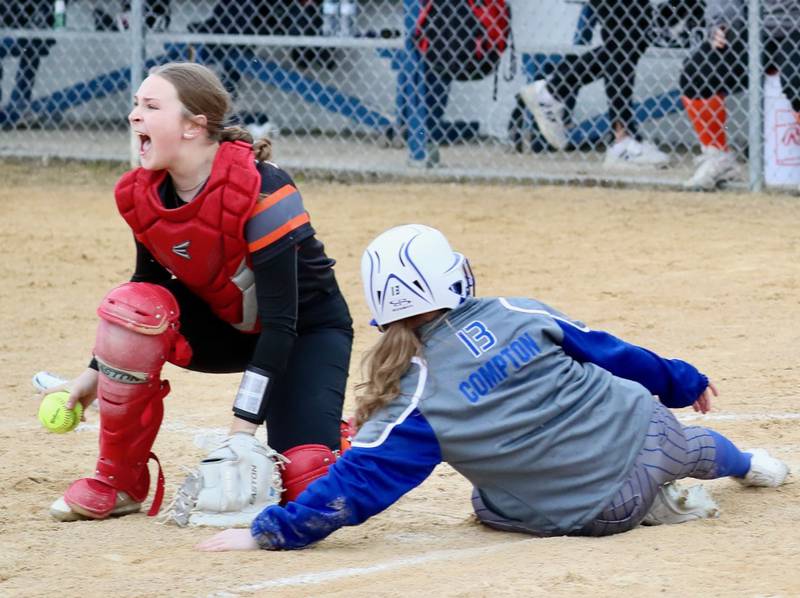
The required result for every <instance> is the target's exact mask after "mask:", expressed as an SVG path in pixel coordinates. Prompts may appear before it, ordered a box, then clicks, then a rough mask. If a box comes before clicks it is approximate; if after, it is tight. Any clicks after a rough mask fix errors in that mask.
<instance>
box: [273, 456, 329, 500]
mask: <svg viewBox="0 0 800 598" xmlns="http://www.w3.org/2000/svg"><path fill="white" fill-rule="evenodd" d="M283 456H284V457H286V459H288V463H286V464H285V465H284V468H283V495H282V496H281V504H282V505H283V504H286V503H287V502H290V501H292V500H294V499H295V498H297V497H298V496H300V493H302V492H303V490H305V489H306V488H307V487H308V485H309V484H310V483H311V482H313V481H314V480H316V479H319V478H321V477H323V476H324V475H325V474H327V473H328V468H329V467H330V466H331V465H333V463H334V462H335V461H336V455H335V454H334V452H333V451H332V450H331V449H329V448H328V447H327V446H325V445H324V444H302V445H300V446H296V447H293V448H290V449H289V450H288V451H286V452H285V453H283Z"/></svg>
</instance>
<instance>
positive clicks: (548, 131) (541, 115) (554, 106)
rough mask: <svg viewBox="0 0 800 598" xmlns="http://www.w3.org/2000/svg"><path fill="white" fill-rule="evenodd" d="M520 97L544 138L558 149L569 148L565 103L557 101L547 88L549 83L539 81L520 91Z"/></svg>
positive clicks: (542, 80)
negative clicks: (565, 121)
mask: <svg viewBox="0 0 800 598" xmlns="http://www.w3.org/2000/svg"><path fill="white" fill-rule="evenodd" d="M519 97H520V99H521V100H522V102H523V103H524V104H525V106H526V107H527V108H528V110H530V112H531V114H533V118H535V119H536V126H537V127H539V132H541V134H542V137H544V138H545V139H546V140H547V142H548V143H549V144H550V145H552V146H553V147H554V148H556V149H560V150H563V149H564V148H566V147H567V142H568V139H567V131H566V127H565V125H564V114H565V113H566V109H565V107H564V102H561V101H559V100H557V99H556V98H555V97H554V96H553V94H552V93H550V90H549V89H548V88H547V81H545V80H544V79H539V80H538V81H534V82H533V83H531V84H530V85H526V86H525V87H523V88H522V89H520V90H519Z"/></svg>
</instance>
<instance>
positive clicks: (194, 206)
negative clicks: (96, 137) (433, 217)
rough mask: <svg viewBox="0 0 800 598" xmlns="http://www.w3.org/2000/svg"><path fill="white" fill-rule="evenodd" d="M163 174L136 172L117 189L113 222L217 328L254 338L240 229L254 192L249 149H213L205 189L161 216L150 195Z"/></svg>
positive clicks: (251, 291)
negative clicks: (117, 219)
mask: <svg viewBox="0 0 800 598" xmlns="http://www.w3.org/2000/svg"><path fill="white" fill-rule="evenodd" d="M166 176H167V172H166V171H165V170H158V171H152V170H145V169H143V168H137V169H136V170H132V171H131V172H128V173H126V174H125V175H123V176H122V178H121V179H120V180H119V182H118V183H117V186H116V187H115V189H114V195H115V197H116V200H117V207H118V208H119V212H120V214H122V217H123V218H124V219H125V221H126V222H127V223H128V225H129V226H130V227H131V228H132V229H133V233H134V235H135V236H136V240H137V241H139V242H140V243H142V245H144V246H145V247H147V249H148V250H149V251H150V253H152V254H153V257H155V258H156V260H158V262H159V263H160V264H161V265H162V266H164V267H165V268H167V270H169V271H170V272H171V273H172V274H173V275H175V277H176V278H177V279H178V280H180V281H181V282H182V283H183V284H184V285H186V287H187V288H189V289H190V290H191V291H192V292H193V293H195V294H196V295H197V296H198V297H200V298H202V299H203V300H204V301H205V302H206V303H207V304H208V305H209V307H211V309H212V310H213V312H214V313H215V314H217V315H218V316H219V317H220V318H221V319H222V320H224V321H226V322H228V323H230V324H232V325H233V326H234V327H236V328H238V329H239V330H242V331H243V332H258V330H259V328H260V324H259V322H258V318H257V309H256V297H255V283H254V278H253V271H252V268H251V263H250V254H249V251H248V249H247V242H246V241H245V236H244V226H245V223H246V222H247V219H248V218H249V216H250V212H251V211H252V209H253V206H255V203H256V200H257V199H258V195H259V191H260V189H261V176H260V174H259V172H258V170H257V169H256V165H255V158H254V156H253V150H252V147H251V146H250V145H249V144H246V143H243V142H238V141H237V142H225V143H222V144H220V147H219V150H218V151H217V155H216V157H215V158H214V164H213V167H212V169H211V176H210V177H209V179H208V182H207V183H206V186H205V189H203V191H202V192H201V193H200V194H199V195H198V196H197V197H195V198H194V199H193V200H192V201H191V202H189V203H188V204H186V205H184V206H181V207H179V208H176V209H167V208H165V207H164V205H163V204H162V202H161V198H160V197H159V195H158V188H159V186H160V185H161V184H162V183H163V182H164V179H165V178H166Z"/></svg>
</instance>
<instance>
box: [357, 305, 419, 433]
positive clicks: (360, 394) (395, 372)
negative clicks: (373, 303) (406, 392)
mask: <svg viewBox="0 0 800 598" xmlns="http://www.w3.org/2000/svg"><path fill="white" fill-rule="evenodd" d="M412 324H413V321H412V320H410V319H405V320H398V321H397V322H392V323H391V324H388V325H387V326H386V329H385V331H384V332H383V334H382V335H381V338H380V340H379V341H378V342H377V343H375V346H374V347H372V349H370V350H369V351H368V352H367V353H366V354H365V355H364V358H363V360H362V362H361V369H362V371H365V373H366V381H365V382H362V383H360V384H358V385H357V386H356V392H357V394H356V413H355V419H356V427H360V426H361V424H363V423H364V422H365V421H367V420H368V419H369V417H370V416H371V415H372V414H373V413H374V412H375V411H377V410H378V409H380V408H381V407H383V406H384V405H386V404H388V403H390V402H391V401H392V399H394V398H395V397H397V395H398V394H399V393H400V378H402V377H403V374H405V373H406V370H408V367H409V366H410V365H411V358H412V357H414V356H417V355H419V354H420V352H421V349H422V342H421V341H420V339H419V336H417V332H416V331H415V330H414V328H413V327H412Z"/></svg>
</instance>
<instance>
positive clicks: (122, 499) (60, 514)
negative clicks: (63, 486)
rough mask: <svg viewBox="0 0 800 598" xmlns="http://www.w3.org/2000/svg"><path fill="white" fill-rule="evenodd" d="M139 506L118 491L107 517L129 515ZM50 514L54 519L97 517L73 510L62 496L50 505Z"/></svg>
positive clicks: (81, 519)
mask: <svg viewBox="0 0 800 598" xmlns="http://www.w3.org/2000/svg"><path fill="white" fill-rule="evenodd" d="M141 507H142V503H139V502H136V501H135V500H133V499H132V498H131V497H129V496H128V495H127V494H125V493H124V492H118V493H117V500H116V504H115V506H114V508H113V509H111V512H110V513H109V514H108V515H107V517H122V516H123V515H130V514H131V513H136V512H138V511H139V509H141ZM50 516H51V517H53V519H55V520H56V521H87V520H90V519H97V517H96V516H91V515H88V514H86V512H81V509H77V510H73V509H72V508H70V506H69V505H68V504H67V502H66V501H65V500H64V497H63V496H62V497H60V498H58V499H57V500H56V501H55V502H53V504H52V505H50Z"/></svg>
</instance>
